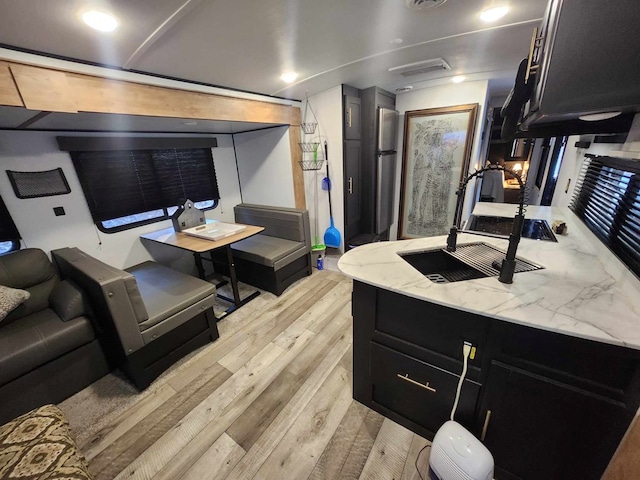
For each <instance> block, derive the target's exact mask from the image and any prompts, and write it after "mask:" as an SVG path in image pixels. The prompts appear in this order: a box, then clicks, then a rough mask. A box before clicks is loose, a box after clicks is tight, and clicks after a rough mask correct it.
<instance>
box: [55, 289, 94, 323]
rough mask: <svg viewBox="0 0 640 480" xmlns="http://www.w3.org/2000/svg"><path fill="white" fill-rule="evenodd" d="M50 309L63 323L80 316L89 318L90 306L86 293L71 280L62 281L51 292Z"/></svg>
mask: <svg viewBox="0 0 640 480" xmlns="http://www.w3.org/2000/svg"><path fill="white" fill-rule="evenodd" d="M49 302H50V303H51V308H52V309H53V311H54V312H56V313H57V314H58V316H59V317H60V319H61V320H62V321H63V322H68V321H69V320H71V319H74V318H76V317H80V316H82V315H84V316H87V317H88V316H89V312H90V311H91V306H90V304H89V299H88V298H87V295H86V293H84V291H83V290H82V289H81V288H80V287H78V285H76V284H75V282H72V281H71V280H62V281H61V282H60V283H59V284H58V285H56V287H55V288H54V289H53V291H52V292H51V296H50V298H49Z"/></svg>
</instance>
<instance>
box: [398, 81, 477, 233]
mask: <svg viewBox="0 0 640 480" xmlns="http://www.w3.org/2000/svg"><path fill="white" fill-rule="evenodd" d="M488 87H489V84H488V82H487V81H480V82H469V83H466V82H465V83H461V84H457V85H456V84H451V85H441V86H438V87H432V88H425V89H422V90H416V91H412V92H407V93H401V94H399V95H398V96H397V97H396V109H397V110H398V111H399V112H400V124H399V128H398V146H399V148H398V169H397V171H396V192H395V202H394V204H395V206H396V209H395V221H394V223H393V225H391V231H390V238H391V239H395V238H397V233H398V216H399V212H400V182H401V178H402V159H403V151H402V149H403V148H404V146H403V143H404V122H405V112H408V111H411V110H422V109H426V108H436V107H447V106H454V105H462V104H468V103H478V104H479V107H478V118H477V123H476V128H475V134H474V139H473V146H472V150H471V159H470V163H469V170H470V171H473V169H474V168H476V167H479V166H480V164H479V162H480V155H481V153H482V152H481V145H482V133H483V132H482V131H483V127H484V124H485V117H486V115H487V96H488ZM452 188H453V189H454V190H455V189H457V188H458V179H455V180H454V184H453V185H452ZM474 194H475V188H474V185H471V184H470V185H469V186H468V188H467V193H466V196H465V202H464V205H463V214H462V218H463V219H464V218H466V217H467V216H468V215H469V214H470V213H471V207H472V197H473V196H474Z"/></svg>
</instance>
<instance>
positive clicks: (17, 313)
mask: <svg viewBox="0 0 640 480" xmlns="http://www.w3.org/2000/svg"><path fill="white" fill-rule="evenodd" d="M63 278H66V277H64V276H63ZM0 285H5V286H8V287H11V288H18V289H21V290H26V291H28V292H29V293H30V295H31V296H30V298H29V299H27V300H26V301H25V302H24V303H22V304H21V305H19V306H18V307H17V308H15V309H14V310H13V311H12V312H11V313H9V314H8V315H7V317H6V318H5V319H4V320H2V321H0V399H1V400H0V424H2V423H4V422H5V421H7V420H10V419H11V418H14V417H16V416H18V415H20V414H23V413H25V412H27V411H29V410H31V409H33V408H36V407H39V406H42V405H44V404H46V403H58V402H61V401H62V400H64V399H65V398H67V397H69V396H71V395H73V394H74V393H76V392H78V391H80V390H82V389H83V388H85V387H86V386H88V385H90V384H91V383H93V382H95V381H96V380H97V379H99V378H100V377H102V376H104V375H106V374H107V373H108V372H109V371H110V370H111V365H110V364H109V362H108V361H107V357H106V356H105V354H104V353H103V348H102V346H101V337H102V331H101V328H100V325H99V324H98V323H96V322H95V318H94V316H93V314H92V311H91V307H90V305H89V303H88V301H87V297H86V295H85V293H84V292H83V290H82V289H81V288H80V287H78V284H74V283H73V282H69V281H68V280H62V279H61V277H60V275H59V273H58V272H57V271H56V269H55V268H54V266H53V264H52V263H51V262H50V261H49V258H48V257H47V255H46V254H45V253H44V252H43V251H42V250H39V249H35V248H28V249H24V250H19V251H17V252H13V253H9V254H7V255H3V256H1V257H0Z"/></svg>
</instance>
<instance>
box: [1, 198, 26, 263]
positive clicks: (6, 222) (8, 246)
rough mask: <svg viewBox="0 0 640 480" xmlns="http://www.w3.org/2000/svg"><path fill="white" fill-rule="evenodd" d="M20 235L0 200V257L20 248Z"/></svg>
mask: <svg viewBox="0 0 640 480" xmlns="http://www.w3.org/2000/svg"><path fill="white" fill-rule="evenodd" d="M20 238H21V237H20V234H19V233H18V229H17V228H16V224H15V223H13V219H12V218H11V215H10V214H9V210H7V206H6V205H5V204H4V201H3V200H2V198H0V255H2V254H4V253H7V252H11V251H13V250H18V249H19V248H20Z"/></svg>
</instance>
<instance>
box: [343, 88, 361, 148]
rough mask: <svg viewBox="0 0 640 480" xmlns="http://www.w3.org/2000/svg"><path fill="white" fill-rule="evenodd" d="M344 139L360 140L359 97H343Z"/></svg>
mask: <svg viewBox="0 0 640 480" xmlns="http://www.w3.org/2000/svg"><path fill="white" fill-rule="evenodd" d="M344 139H345V140H360V99H359V98H358V97H352V96H350V95H345V97H344Z"/></svg>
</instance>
